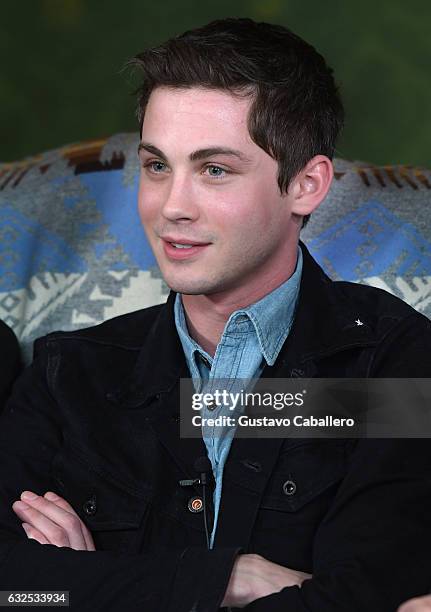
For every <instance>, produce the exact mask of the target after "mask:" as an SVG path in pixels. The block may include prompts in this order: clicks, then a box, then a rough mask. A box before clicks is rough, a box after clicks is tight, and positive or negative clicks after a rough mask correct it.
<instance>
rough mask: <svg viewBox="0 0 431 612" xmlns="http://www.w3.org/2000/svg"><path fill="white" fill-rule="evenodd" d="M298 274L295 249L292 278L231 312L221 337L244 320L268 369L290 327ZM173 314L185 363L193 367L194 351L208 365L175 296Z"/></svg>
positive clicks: (295, 298) (179, 301)
mask: <svg viewBox="0 0 431 612" xmlns="http://www.w3.org/2000/svg"><path fill="white" fill-rule="evenodd" d="M301 274H302V251H301V249H300V248H299V246H298V257H297V262H296V268H295V271H294V273H293V274H292V276H290V277H289V278H288V279H287V280H286V281H285V282H284V283H283V284H281V285H280V286H279V287H277V288H276V289H274V290H273V291H271V293H268V294H267V295H265V296H264V297H263V298H261V299H260V300H259V301H258V302H255V303H254V304H250V306H247V307H246V308H242V309H240V310H236V311H235V312H233V313H232V314H231V315H230V317H229V320H228V321H227V323H226V325H225V328H224V331H223V333H225V332H226V330H228V329H229V327H231V326H232V325H235V324H236V322H237V319H239V318H240V317H244V316H246V317H247V318H248V320H249V321H250V322H251V323H252V325H253V327H254V330H255V333H256V336H257V339H258V342H259V346H260V350H261V352H262V355H263V357H264V358H265V361H266V362H267V364H268V365H274V363H275V361H276V359H277V357H278V354H279V352H280V349H281V347H282V346H283V344H284V341H285V340H286V338H287V336H288V334H289V331H290V328H291V327H292V323H293V319H294V315H295V307H296V303H297V300H298V294H299V286H300V284H301ZM174 313H175V325H176V328H177V331H178V335H179V337H180V340H181V343H182V345H183V348H184V352H185V354H186V356H188V358H189V359H190V357H192V359H191V361H192V362H193V363H194V365H195V367H196V364H195V359H194V355H195V353H196V351H197V352H199V353H200V354H201V355H203V356H204V357H205V358H206V359H207V360H208V362H209V363H211V362H212V358H211V356H210V355H208V353H206V351H204V350H203V349H202V347H200V346H199V344H198V343H197V342H196V341H195V340H193V338H192V337H191V336H190V335H189V333H188V329H187V323H186V318H185V313H184V308H183V304H182V300H181V295H180V294H177V295H176V299H175V305H174ZM240 320H241V319H240Z"/></svg>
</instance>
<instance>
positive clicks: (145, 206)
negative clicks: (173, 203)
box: [138, 178, 160, 225]
mask: <svg viewBox="0 0 431 612" xmlns="http://www.w3.org/2000/svg"><path fill="white" fill-rule="evenodd" d="M159 200H160V198H159V197H158V196H157V192H156V191H155V190H154V189H152V188H151V187H150V186H149V185H148V183H146V184H144V183H143V180H142V178H141V179H140V181H139V192H138V211H139V216H140V218H141V222H142V223H143V224H144V225H146V224H147V223H149V222H150V221H151V220H152V219H154V217H155V215H156V213H157V209H158V202H159Z"/></svg>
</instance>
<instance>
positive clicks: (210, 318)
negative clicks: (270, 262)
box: [182, 251, 297, 356]
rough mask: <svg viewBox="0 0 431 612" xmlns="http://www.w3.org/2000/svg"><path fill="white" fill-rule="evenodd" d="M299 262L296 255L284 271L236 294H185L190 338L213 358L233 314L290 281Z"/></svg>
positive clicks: (277, 272)
mask: <svg viewBox="0 0 431 612" xmlns="http://www.w3.org/2000/svg"><path fill="white" fill-rule="evenodd" d="M296 259H297V258H296V251H295V254H294V255H293V254H292V257H291V258H289V261H288V264H287V265H284V266H283V268H282V270H278V271H277V270H274V272H273V274H272V275H271V276H268V275H266V276H265V278H264V280H261V279H259V280H257V279H255V282H253V284H252V285H249V284H245V285H243V286H239V287H236V288H235V289H234V290H226V291H222V292H218V293H213V294H209V295H204V294H199V295H186V294H182V301H183V306H184V311H185V315H186V321H187V327H188V330H189V334H190V336H191V337H192V338H193V339H194V340H195V341H196V342H197V343H198V344H199V346H201V347H202V348H203V349H204V350H205V351H206V352H207V353H208V354H209V355H211V356H214V354H215V352H216V349H217V345H218V343H219V342H220V338H221V336H222V334H223V330H224V328H225V325H226V322H227V321H228V319H229V317H230V316H231V314H232V313H233V312H235V311H237V310H240V309H242V308H246V307H247V306H250V304H254V303H256V302H258V301H259V300H261V299H262V298H263V297H265V295H268V294H269V293H271V292H272V291H274V289H277V287H279V286H280V285H282V284H283V283H284V282H285V281H286V280H288V279H289V278H290V277H291V276H292V274H293V272H294V271H295V266H296ZM285 264H286V262H285Z"/></svg>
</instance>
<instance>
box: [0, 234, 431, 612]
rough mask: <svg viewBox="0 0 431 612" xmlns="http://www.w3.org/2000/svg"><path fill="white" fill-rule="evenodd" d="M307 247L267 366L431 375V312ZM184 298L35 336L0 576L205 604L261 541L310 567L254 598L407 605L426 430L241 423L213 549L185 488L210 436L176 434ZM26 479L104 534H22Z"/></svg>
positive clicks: (328, 611) (429, 526)
mask: <svg viewBox="0 0 431 612" xmlns="http://www.w3.org/2000/svg"><path fill="white" fill-rule="evenodd" d="M302 248H303V254H304V268H303V277H302V282H301V290H300V296H299V304H298V310H297V314H296V317H295V322H294V325H293V328H292V330H291V333H290V335H289V337H288V339H287V340H286V342H285V344H284V346H283V348H282V350H281V352H280V355H279V357H278V359H277V361H276V363H275V364H274V366H267V367H266V368H265V370H264V372H263V373H262V377H278V378H284V377H291V376H296V377H298V376H303V377H344V376H346V377H430V376H431V360H430V354H431V353H430V349H431V324H430V322H429V321H428V319H426V318H425V317H423V316H421V315H420V314H418V313H416V312H415V311H414V310H413V309H412V308H410V307H409V306H407V305H406V304H404V303H403V302H401V301H400V300H398V299H396V298H394V297H392V296H390V295H388V294H387V293H385V292H383V291H380V290H376V289H372V288H369V287H364V286H358V285H354V284H351V283H345V282H332V281H330V280H329V279H328V277H327V276H326V275H325V274H324V273H323V272H322V270H321V269H320V268H319V266H318V265H317V264H316V263H315V262H314V260H313V259H312V258H311V256H310V255H309V253H308V252H307V250H306V249H305V247H304V246H303V245H302ZM173 301H174V294H171V296H170V297H169V299H168V303H167V305H163V306H155V307H152V308H148V309H145V310H142V311H138V312H136V313H132V314H129V315H125V316H122V317H118V318H116V319H113V320H111V321H108V322H106V323H104V324H102V325H99V326H97V327H93V328H90V329H87V330H81V331H77V332H73V333H68V332H57V333H54V334H50V335H49V336H47V337H46V338H43V339H41V340H39V341H38V342H37V343H36V348H35V360H34V362H33V365H32V366H31V367H30V368H29V369H27V370H26V371H25V372H24V374H23V375H22V377H21V378H20V380H19V381H18V383H17V384H16V386H15V389H14V393H13V396H12V398H11V400H10V402H9V404H8V405H7V407H6V409H5V412H4V414H3V415H2V419H1V420H0V489H1V497H0V500H1V503H0V589H3V590H4V589H25V590H32V589H34V590H43V589H49V590H54V589H66V590H69V591H70V596H71V602H72V605H73V606H74V607H75V609H77V610H145V611H147V610H148V611H153V610H154V611H156V610H157V611H159V610H160V611H164V610H168V611H172V612H173V611H175V612H183V611H184V612H186V611H192V610H194V611H195V612H196V611H201V612H203V611H205V612H211V611H214V610H217V609H218V608H219V606H220V602H221V601H222V599H223V595H224V592H225V589H226V586H227V583H228V580H229V576H230V573H231V569H232V566H233V563H234V560H235V558H236V555H237V554H239V553H240V552H250V553H251V552H253V553H258V554H260V555H262V556H264V557H265V558H267V559H269V560H271V561H273V562H275V563H279V564H281V565H284V566H286V567H289V568H292V569H296V570H302V571H305V572H309V573H311V574H313V578H312V579H311V580H308V581H306V582H304V583H303V585H302V588H301V589H299V588H298V587H288V588H285V589H283V590H282V591H281V592H280V593H277V594H274V595H271V596H269V597H265V598H262V599H259V600H256V601H255V602H253V603H252V604H250V605H249V606H247V608H246V609H248V610H251V611H254V612H263V611H264V612H270V611H277V612H310V611H313V612H314V611H315V612H338V611H340V612H341V611H342V612H347V611H348V612H364V611H367V612H368V611H373V612H374V611H375V612H386V611H387V612H395V609H396V607H397V605H399V604H400V603H401V602H402V601H403V600H405V599H407V598H409V597H411V596H413V595H416V594H422V593H424V592H426V591H427V590H428V589H429V587H430V586H431V563H430V562H429V559H430V551H431V444H430V443H429V441H428V440H423V439H418V440H402V439H399V440H397V439H396V440H390V439H385V440H333V439H332V440H331V439H326V440H325V439H320V440H312V439H309V440H305V439H303V440H298V439H285V440H284V439H280V440H278V439H277V440H274V439H272V440H265V439H258V440H253V439H243V438H238V439H235V440H234V442H233V444H232V448H231V451H230V455H229V458H228V461H227V463H226V467H225V471H224V480H223V495H222V501H221V509H220V516H219V523H218V530H217V537H216V541H215V548H214V550H212V551H207V550H206V547H205V546H206V545H205V533H204V526H203V515H202V513H192V512H190V510H189V504H188V502H189V500H190V498H191V497H193V495H195V494H199V493H200V489H199V488H198V487H197V488H196V489H194V488H193V487H191V488H187V487H181V486H180V485H179V480H181V479H187V478H191V479H193V478H195V477H196V472H195V470H194V467H193V466H194V463H195V460H196V459H197V458H198V457H200V456H202V455H205V446H204V444H203V442H202V440H200V439H182V438H180V436H179V414H178V413H179V405H178V397H179V396H178V386H179V378H180V377H182V376H183V377H187V376H188V371H187V366H186V363H185V359H184V354H183V352H182V348H181V344H180V341H179V339H178V336H177V333H176V330H175V324H174V319H173ZM358 318H359V319H360V320H361V322H362V323H363V325H360V326H359V325H357V324H356V323H355V321H356V320H357V319H358ZM287 480H289V481H291V482H292V483H293V485H292V486H290V487H288V488H287V487H286V486H284V485H285V483H286V481H287ZM25 489H30V490H33V491H36V492H38V493H40V494H43V493H44V492H45V491H47V490H54V491H56V492H57V493H58V494H60V495H62V496H63V497H65V498H66V499H67V500H68V501H69V502H70V503H71V504H72V506H73V507H74V508H75V510H76V511H77V512H78V514H79V515H80V517H81V518H82V519H83V520H84V522H85V523H86V524H87V526H88V527H89V529H90V530H91V532H92V534H93V537H94V541H95V544H96V549H97V551H96V552H84V551H73V550H70V549H67V548H56V547H54V546H51V545H44V546H42V545H39V544H38V543H36V542H34V541H28V540H27V539H26V536H25V534H24V532H23V530H22V528H21V525H20V521H19V520H18V519H17V518H16V517H15V515H14V513H13V512H12V510H11V507H10V506H11V504H12V502H13V501H14V500H16V499H18V497H19V495H20V493H21V491H23V490H25Z"/></svg>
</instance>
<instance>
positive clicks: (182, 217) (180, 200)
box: [162, 175, 199, 223]
mask: <svg viewBox="0 0 431 612" xmlns="http://www.w3.org/2000/svg"><path fill="white" fill-rule="evenodd" d="M162 215H163V216H164V217H165V218H166V219H167V220H168V221H175V222H177V223H178V222H190V221H196V219H197V218H198V217H199V209H198V206H197V203H196V198H195V196H194V193H193V186H192V183H191V181H190V180H189V179H188V177H187V176H185V175H183V176H181V175H177V176H174V177H172V181H171V184H170V189H169V190H168V191H167V193H166V199H165V201H164V203H163V207H162Z"/></svg>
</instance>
